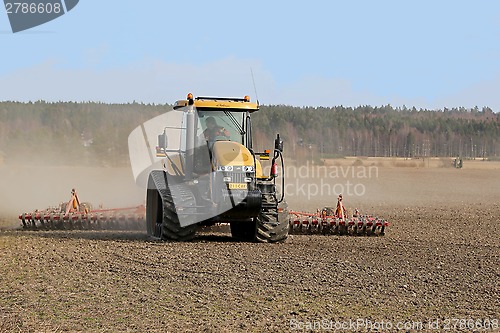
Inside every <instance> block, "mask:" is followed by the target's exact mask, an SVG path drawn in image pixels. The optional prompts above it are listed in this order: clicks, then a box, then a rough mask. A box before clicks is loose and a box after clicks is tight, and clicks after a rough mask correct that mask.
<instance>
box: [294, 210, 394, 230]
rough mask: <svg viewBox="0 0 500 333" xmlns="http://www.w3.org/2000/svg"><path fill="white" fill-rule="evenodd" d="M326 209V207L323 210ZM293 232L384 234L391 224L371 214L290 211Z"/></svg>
mask: <svg viewBox="0 0 500 333" xmlns="http://www.w3.org/2000/svg"><path fill="white" fill-rule="evenodd" d="M322 211H325V208H324V209H323V210H322ZM290 215H291V218H290V220H289V223H290V233H291V234H323V235H351V236H383V235H384V234H385V228H386V227H387V226H389V222H387V221H386V220H383V219H380V218H378V217H374V216H371V215H357V216H353V217H351V218H345V217H344V218H339V217H337V216H328V215H324V214H321V213H320V212H318V213H315V214H311V213H305V212H290Z"/></svg>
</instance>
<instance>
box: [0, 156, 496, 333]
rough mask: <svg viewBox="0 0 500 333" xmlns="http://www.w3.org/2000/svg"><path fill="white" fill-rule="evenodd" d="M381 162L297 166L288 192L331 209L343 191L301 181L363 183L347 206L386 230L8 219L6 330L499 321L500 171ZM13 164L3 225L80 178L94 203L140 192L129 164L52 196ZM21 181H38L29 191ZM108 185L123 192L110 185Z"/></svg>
mask: <svg viewBox="0 0 500 333" xmlns="http://www.w3.org/2000/svg"><path fill="white" fill-rule="evenodd" d="M338 165H341V163H339V164H338ZM368 165H370V164H367V163H366V161H362V164H361V165H360V164H359V163H358V165H357V167H361V166H368ZM377 168H378V170H377V172H378V174H377V176H376V177H375V175H374V174H373V173H372V177H366V178H365V177H361V176H362V174H360V173H358V172H357V171H358V170H355V171H356V173H355V174H354V177H353V175H352V174H350V175H347V174H346V170H345V169H344V170H343V171H342V170H340V172H344V176H342V177H334V174H333V173H332V172H333V169H329V170H328V171H330V173H328V174H327V175H326V176H325V175H323V176H321V177H314V176H312V174H311V173H309V174H307V175H305V174H302V175H301V176H300V175H297V177H296V178H300V179H299V182H298V183H295V184H296V186H294V187H290V188H288V190H289V192H290V193H289V195H288V201H289V204H290V207H291V208H292V209H296V210H314V209H315V208H316V207H321V206H323V205H332V204H335V202H332V201H335V197H336V195H337V193H333V192H334V191H331V192H332V193H329V194H328V195H325V193H323V195H321V193H318V194H316V195H311V193H306V195H305V196H304V195H303V193H301V190H300V189H299V190H298V189H297V188H300V186H301V184H302V182H305V183H306V184H316V185H317V186H318V187H320V188H321V186H323V192H325V191H327V189H331V188H333V187H334V186H335V185H338V184H345V183H346V181H347V180H350V181H352V183H353V184H361V185H363V187H364V189H365V192H364V193H363V195H352V196H351V197H346V199H345V200H346V202H345V203H346V205H347V206H348V207H350V208H352V207H358V208H360V209H361V210H362V211H366V212H370V213H374V214H377V215H379V216H381V217H384V218H386V219H388V220H389V221H390V223H391V226H390V227H389V228H388V231H387V234H386V236H385V237H346V236H319V235H300V236H299V235H293V236H290V238H289V239H288V240H287V242H285V243H283V244H271V245H269V244H252V243H241V242H234V241H233V240H232V239H231V238H230V237H229V235H228V234H224V233H220V232H214V231H211V232H205V233H202V234H200V236H199V237H198V238H197V239H195V241H193V242H189V243H164V242H157V241H154V240H150V239H148V238H147V237H146V235H145V234H144V233H142V232H134V231H120V232H117V231H39V232H34V231H18V230H6V229H5V228H4V230H3V231H0V267H1V269H2V271H1V273H2V274H0V332H2V331H5V332H10V331H26V332H55V331H57V332H65V331H68V332H118V331H120V332H121V331H132V332H146V331H148V332H165V331H169V332H178V331H193V332H200V331H208V332H210V331H212V332H247V331H289V330H290V329H293V328H311V327H308V326H307V325H308V324H309V325H320V324H322V325H323V328H331V327H329V326H328V325H334V324H335V323H343V322H345V323H349V320H351V321H356V320H359V319H362V320H365V321H369V322H371V323H372V324H377V323H379V324H380V323H381V322H382V321H384V322H385V323H388V322H390V323H391V324H393V325H394V326H395V325H396V324H397V323H398V322H402V323H405V324H406V323H408V325H409V324H410V323H413V324H414V325H417V326H416V327H417V329H415V330H413V331H415V332H417V331H431V330H430V329H428V327H429V326H428V325H429V322H431V323H435V322H436V320H439V324H440V325H442V324H446V323H447V321H446V320H450V321H449V325H450V327H451V328H453V327H454V326H453V325H454V324H456V325H458V324H459V323H458V324H457V322H453V321H452V318H457V319H473V320H474V321H476V320H482V322H481V324H479V322H477V323H476V324H477V325H484V326H478V327H486V325H488V323H490V324H493V325H494V323H495V320H496V323H497V325H498V320H499V319H500V287H499V281H500V232H499V229H498V222H499V221H500V200H499V199H500V177H499V174H498V172H499V171H498V169H495V168H492V169H488V168H477V169H472V168H471V169H466V168H464V169H462V170H456V169H453V168H438V167H437V168H425V167H415V168H412V167H404V168H402V167H394V166H389V165H387V166H384V165H379V166H377ZM16 170H17V171H16ZM16 170H11V169H6V167H3V168H2V167H0V178H1V179H0V181H1V184H2V188H1V191H0V195H1V196H2V197H1V202H2V206H0V209H1V212H2V213H3V214H1V216H3V222H2V221H0V225H3V226H4V227H6V226H15V225H17V224H18V222H17V221H16V217H15V216H16V214H18V213H19V211H16V209H21V210H22V209H26V210H29V209H34V208H37V207H36V206H38V207H39V208H43V207H44V206H43V205H44V204H51V203H50V202H47V203H46V202H45V201H49V200H48V199H56V202H59V201H61V200H63V199H65V196H67V193H66V192H68V193H69V189H70V188H71V187H73V186H74V187H77V189H79V193H80V196H82V195H83V194H84V193H87V194H86V196H87V197H88V198H92V199H90V200H85V201H92V202H95V200H103V201H105V200H109V205H116V204H118V205H120V204H128V203H129V202H130V203H133V201H134V200H138V201H140V200H143V199H142V197H141V193H140V191H137V189H135V188H134V185H133V184H131V180H130V179H129V178H127V177H131V176H129V175H128V174H127V172H126V171H124V170H111V169H105V170H97V169H95V170H94V169H82V170H78V174H79V177H82V178H81V180H80V178H76V180H75V179H72V178H71V177H68V175H64V172H63V171H64V170H58V172H55V174H56V175H58V177H59V178H58V180H57V182H55V184H56V185H55V187H56V189H59V191H60V193H61V195H59V197H57V198H44V196H45V195H46V194H49V193H50V195H52V194H53V193H51V192H50V191H43V190H39V188H42V189H43V186H44V185H46V183H49V182H51V181H50V180H45V179H41V180H39V181H38V182H37V181H35V182H33V179H30V178H31V176H29V175H27V174H26V173H23V170H21V169H16ZM30 170H31V174H33V173H36V172H40V173H43V170H38V171H33V170H32V169H30ZM72 170H73V169H72ZM24 171H26V170H24ZM45 171H47V170H45ZM337 171H339V170H337ZM16 172H18V173H20V174H23V175H24V180H23V181H22V184H19V187H20V188H21V187H23V188H24V189H20V190H19V192H15V191H14V192H12V191H10V190H8V188H10V187H12V185H13V183H14V181H13V180H12V177H13V174H16ZM288 173H289V174H290V172H288ZM99 175H102V179H100V178H99V177H100V176H99ZM107 177H108V178H107ZM109 177H111V178H109ZM294 181H296V180H295V179H291V178H290V177H288V183H293V182H294ZM9 182H10V183H9ZM45 182H46V183H45ZM76 182H80V183H78V184H75V183H76ZM7 183H9V187H7V186H4V184H7ZM26 184H31V185H37V184H38V186H32V187H31V188H34V190H28V191H27V189H28V188H26ZM110 184H112V186H115V187H119V191H117V192H116V191H114V189H106V188H103V186H104V185H106V186H110ZM325 184H329V185H328V186H326V185H325ZM338 188H340V187H337V189H338ZM360 188H361V186H359V187H358V189H360ZM310 190H313V188H311V189H310ZM320 192H321V191H320ZM344 195H345V193H344ZM96 196H101V197H99V198H102V199H94V198H95V197H96ZM28 197H29V198H28ZM54 197H55V195H54ZM61 197H62V198H61ZM308 197H309V198H308ZM21 198H22V199H21ZM44 200H45V201H44ZM135 203H137V201H135ZM18 206H19V208H18ZM330 321H331V322H330ZM419 322H421V323H422V325H423V329H422V330H420V329H418V323H419ZM365 323H366V322H365ZM325 325H326V326H325ZM351 327H352V326H351ZM386 327H387V326H386ZM491 327H493V328H494V326H490V328H491ZM497 327H498V326H497ZM316 328H319V326H316ZM441 328H444V327H443V326H441ZM456 328H458V326H456ZM356 330H357V331H368V329H367V328H366V327H363V326H357V329H356ZM456 330H457V329H455V330H454V329H451V331H456ZM344 331H354V330H352V329H351V330H344ZM372 331H374V330H373V329H372ZM378 331H381V329H379V330H378ZM385 331H396V328H394V327H393V329H392V330H390V329H387V330H385ZM402 331H411V330H408V329H407V330H402ZM465 331H468V330H465ZM479 331H480V330H479ZM488 331H493V330H491V329H490V330H488Z"/></svg>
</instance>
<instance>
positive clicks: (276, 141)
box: [274, 134, 283, 152]
mask: <svg viewBox="0 0 500 333" xmlns="http://www.w3.org/2000/svg"><path fill="white" fill-rule="evenodd" d="M274 149H275V150H278V151H280V152H283V140H281V138H280V135H279V134H277V135H276V139H274Z"/></svg>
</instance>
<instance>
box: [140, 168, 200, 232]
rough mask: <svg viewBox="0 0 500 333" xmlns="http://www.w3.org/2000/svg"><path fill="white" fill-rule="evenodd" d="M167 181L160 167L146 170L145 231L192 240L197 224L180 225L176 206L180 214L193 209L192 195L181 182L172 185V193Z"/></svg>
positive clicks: (187, 212) (193, 210)
mask: <svg viewBox="0 0 500 333" xmlns="http://www.w3.org/2000/svg"><path fill="white" fill-rule="evenodd" d="M168 185H170V184H168V179H167V176H166V174H165V173H164V172H163V171H160V170H155V171H152V172H151V173H150V175H149V181H148V190H147V196H146V229H147V233H148V235H149V236H152V237H155V238H161V239H162V240H173V241H189V240H192V239H193V238H194V237H195V235H196V229H197V225H196V224H192V225H189V226H187V227H181V225H180V223H179V215H178V208H179V207H182V210H183V214H185V215H187V216H188V215H189V214H190V213H194V212H195V210H196V208H194V207H193V206H195V205H196V202H195V199H194V195H193V193H192V192H191V190H189V188H188V187H187V186H185V185H182V184H177V185H175V191H173V193H172V191H171V190H170V188H169V186H168ZM174 196H175V200H174ZM174 202H175V203H174ZM175 204H177V205H178V206H179V207H176V205H175ZM190 207H192V208H190Z"/></svg>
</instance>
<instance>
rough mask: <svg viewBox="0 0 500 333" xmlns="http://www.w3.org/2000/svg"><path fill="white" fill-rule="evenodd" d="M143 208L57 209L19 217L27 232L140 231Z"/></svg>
mask: <svg viewBox="0 0 500 333" xmlns="http://www.w3.org/2000/svg"><path fill="white" fill-rule="evenodd" d="M145 214H146V209H145V207H144V206H136V207H126V208H112V209H98V210H93V211H90V212H73V213H68V214H65V213H61V212H60V210H59V209H57V208H49V209H46V210H43V211H38V210H35V211H34V212H32V213H23V214H21V215H19V220H21V223H22V228H23V229H27V230H79V229H80V230H107V229H110V230H120V229H126V230H131V229H132V230H142V229H145V224H146V223H145Z"/></svg>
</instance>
